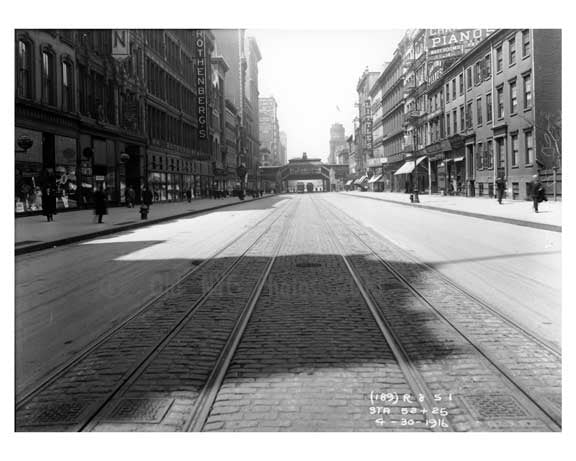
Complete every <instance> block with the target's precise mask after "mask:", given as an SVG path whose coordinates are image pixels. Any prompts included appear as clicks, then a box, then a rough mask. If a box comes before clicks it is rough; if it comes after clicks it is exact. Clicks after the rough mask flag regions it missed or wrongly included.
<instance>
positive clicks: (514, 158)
mask: <svg viewBox="0 0 576 461" xmlns="http://www.w3.org/2000/svg"><path fill="white" fill-rule="evenodd" d="M510 144H511V148H512V166H518V134H517V133H514V134H511V135H510Z"/></svg>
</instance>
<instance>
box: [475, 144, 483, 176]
mask: <svg viewBox="0 0 576 461" xmlns="http://www.w3.org/2000/svg"><path fill="white" fill-rule="evenodd" d="M484 155H485V153H484V151H483V150H482V143H481V142H479V143H478V144H477V146H476V169H477V170H481V169H482V168H484Z"/></svg>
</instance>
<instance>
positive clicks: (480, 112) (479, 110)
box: [476, 98, 482, 126]
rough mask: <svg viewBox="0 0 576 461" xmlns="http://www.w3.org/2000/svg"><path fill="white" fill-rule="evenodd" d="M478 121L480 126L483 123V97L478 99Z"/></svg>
mask: <svg viewBox="0 0 576 461" xmlns="http://www.w3.org/2000/svg"><path fill="white" fill-rule="evenodd" d="M476 122H477V123H478V126H480V125H482V98H478V99H477V100H476Z"/></svg>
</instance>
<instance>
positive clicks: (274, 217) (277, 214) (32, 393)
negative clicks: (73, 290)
mask: <svg viewBox="0 0 576 461" xmlns="http://www.w3.org/2000/svg"><path fill="white" fill-rule="evenodd" d="M288 203H289V202H288ZM286 206H288V205H285V206H283V207H279V208H277V209H276V210H274V212H273V213H271V214H268V215H267V216H265V217H263V218H262V219H260V220H258V222H257V223H256V224H254V225H253V226H251V227H250V228H249V229H247V230H246V231H245V232H243V233H242V234H241V235H239V236H238V237H236V238H234V240H232V241H231V242H230V243H229V244H227V245H226V246H225V247H224V248H222V249H220V250H218V251H217V252H215V253H214V254H213V255H212V256H210V257H209V258H206V259H204V260H203V261H202V262H201V263H200V264H199V265H197V266H194V267H192V268H191V269H190V270H188V271H187V272H186V273H185V274H184V275H182V276H181V277H179V278H178V280H177V281H176V282H174V283H172V284H171V285H170V286H169V287H168V288H166V289H165V290H163V291H162V292H161V293H160V294H159V295H157V296H156V297H154V298H153V299H151V300H150V301H148V302H147V303H146V304H144V306H142V307H141V308H140V309H138V311H137V312H135V313H133V314H132V315H130V316H129V317H128V318H126V319H125V320H124V321H122V323H120V324H119V325H117V326H115V327H114V328H113V329H112V330H110V331H108V332H106V333H105V334H104V335H102V336H101V337H100V338H98V339H97V340H96V341H94V342H93V343H91V344H90V345H88V346H87V347H86V348H85V350H83V351H82V352H80V353H79V354H77V355H76V356H75V357H73V358H72V359H70V360H69V361H68V362H66V363H65V364H63V365H62V366H61V367H59V368H58V369H57V370H56V371H54V372H53V373H51V374H50V376H48V377H47V378H45V379H44V380H43V381H42V383H40V384H39V385H37V386H35V387H34V389H32V390H30V391H28V392H26V394H25V395H24V396H22V397H21V398H20V399H19V400H18V401H17V403H16V412H18V410H20V409H21V408H22V407H23V406H25V405H26V404H28V403H29V402H30V400H32V399H33V398H34V397H35V396H37V395H39V394H41V393H42V391H43V390H45V389H46V388H48V387H49V386H50V385H51V384H53V383H55V382H57V380H58V379H59V378H60V377H62V376H63V375H64V374H65V373H66V372H67V371H69V370H70V369H72V368H73V367H74V366H75V365H77V364H79V363H80V362H82V360H84V359H85V358H87V357H88V356H90V354H91V353H92V352H94V351H95V350H96V349H97V348H98V347H99V346H101V345H103V344H105V343H106V342H107V341H108V340H109V339H111V338H112V337H113V336H114V335H115V334H116V333H118V332H120V331H121V330H122V329H123V328H125V327H126V326H128V325H129V324H130V323H131V322H132V321H133V320H135V319H137V318H138V317H139V316H141V315H142V314H143V313H145V312H146V311H147V310H148V309H149V308H151V307H152V306H153V305H154V303H156V302H157V301H159V300H161V299H162V298H163V297H164V296H166V295H168V294H169V293H170V292H171V290H174V289H175V288H176V287H177V286H178V285H180V284H181V283H183V282H184V281H185V280H186V279H188V278H189V277H191V276H192V275H194V274H195V273H196V272H199V271H201V270H202V269H203V268H204V266H206V265H207V264H208V263H209V262H210V261H212V260H214V259H215V258H217V257H218V256H219V255H220V254H222V253H224V252H225V251H226V250H227V249H229V248H230V247H232V246H233V245H234V244H236V243H237V242H238V241H240V240H241V239H242V238H244V237H245V236H246V235H247V234H249V233H250V232H251V231H253V230H254V229H256V228H257V227H258V226H259V225H261V224H262V222H264V221H265V220H267V219H272V222H271V223H270V224H269V225H268V226H267V227H266V228H265V229H264V231H262V232H261V233H260V234H259V235H258V236H257V238H256V239H255V240H254V242H252V243H251V244H250V245H249V246H248V248H246V249H245V250H244V251H243V252H242V254H241V255H239V256H238V257H236V259H235V260H234V261H233V262H232V263H231V264H230V265H229V266H228V267H227V268H226V269H225V270H224V271H223V272H222V273H221V274H220V277H219V279H218V280H217V281H216V283H215V284H213V285H212V286H211V287H210V289H209V290H208V291H207V292H206V293H203V294H202V295H201V296H200V298H199V299H197V300H196V301H195V302H194V303H193V305H192V307H191V308H190V309H188V310H187V311H186V312H185V313H184V314H183V315H182V316H181V317H180V319H179V320H178V321H176V322H175V323H174V324H173V325H172V327H171V328H170V329H169V331H168V333H166V335H165V337H166V336H167V335H170V334H171V333H172V332H173V331H174V329H176V328H178V326H179V325H180V324H182V323H183V322H184V320H185V319H186V318H187V317H189V316H190V315H191V313H192V312H193V311H195V310H196V308H197V307H198V306H199V305H201V304H202V303H203V302H204V300H205V299H206V298H207V297H208V296H209V294H210V293H212V292H213V291H214V290H215V289H216V288H217V286H218V285H220V283H221V282H222V281H223V280H224V279H225V277H226V276H228V275H229V274H230V273H231V272H232V271H233V269H234V268H235V267H236V266H237V265H238V264H239V263H240V262H241V261H242V260H243V259H244V257H245V255H246V254H247V253H248V252H249V251H250V250H251V249H252V248H253V247H255V246H256V245H257V244H258V243H259V242H260V241H261V240H262V238H263V237H264V236H265V235H267V234H268V232H269V231H270V229H271V228H272V226H273V225H274V224H275V223H276V222H277V221H278V220H279V219H280V218H281V217H282V214H283V211H284V208H285V207H286ZM165 337H164V339H165ZM164 339H162V340H160V343H163V341H164ZM160 343H157V344H156V345H155V346H153V347H152V348H151V349H152V352H150V353H149V354H146V355H145V357H144V358H143V359H142V360H143V361H146V360H147V358H148V357H149V355H150V354H153V353H154V351H155V350H157V349H158V347H159V345H160ZM137 368H138V365H137V366H136V369H137ZM133 373H134V367H132V368H131V369H130V371H129V376H130V375H132V374H133ZM124 376H126V375H125V374H124ZM125 381H126V379H124V380H123V382H122V385H123V384H124V382H125ZM116 392H117V391H114V393H116ZM107 400H109V399H107ZM98 411H99V410H98Z"/></svg>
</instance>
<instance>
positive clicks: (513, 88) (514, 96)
mask: <svg viewBox="0 0 576 461" xmlns="http://www.w3.org/2000/svg"><path fill="white" fill-rule="evenodd" d="M517 108H518V89H517V85H516V80H513V81H511V82H510V113H511V114H515V113H516V109H517Z"/></svg>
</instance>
